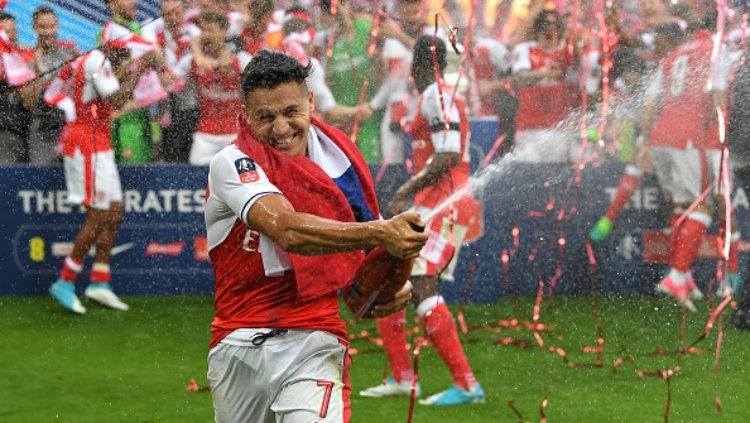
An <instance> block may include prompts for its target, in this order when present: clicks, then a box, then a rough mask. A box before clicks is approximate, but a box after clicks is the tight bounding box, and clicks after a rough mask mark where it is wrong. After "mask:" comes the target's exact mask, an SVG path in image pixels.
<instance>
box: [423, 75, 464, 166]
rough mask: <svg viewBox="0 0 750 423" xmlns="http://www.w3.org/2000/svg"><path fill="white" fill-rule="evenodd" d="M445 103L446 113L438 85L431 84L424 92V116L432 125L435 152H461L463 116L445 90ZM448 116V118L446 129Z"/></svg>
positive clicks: (431, 135)
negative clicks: (441, 103)
mask: <svg viewBox="0 0 750 423" xmlns="http://www.w3.org/2000/svg"><path fill="white" fill-rule="evenodd" d="M443 104H444V105H445V113H443V107H442V106H441V105H440V94H439V92H438V90H437V85H436V84H433V85H431V86H430V87H429V88H428V89H427V90H425V93H424V100H422V110H421V112H422V116H423V117H424V118H425V120H427V123H428V124H429V125H430V137H431V139H432V146H433V148H434V149H435V153H460V152H461V132H460V123H461V118H460V115H459V113H458V107H457V104H456V103H455V102H454V101H453V100H452V98H451V96H450V94H449V93H447V92H445V91H443ZM446 118H447V120H448V122H447V123H448V125H447V130H446Z"/></svg>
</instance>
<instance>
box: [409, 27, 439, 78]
mask: <svg viewBox="0 0 750 423" xmlns="http://www.w3.org/2000/svg"><path fill="white" fill-rule="evenodd" d="M433 41H434V42H435V57H434V59H435V61H436V62H437V65H438V69H439V70H440V73H441V74H442V73H443V71H444V70H445V67H446V66H447V65H448V61H447V60H446V57H445V56H446V49H445V42H444V41H443V40H442V39H440V38H436V37H433V36H432V35H423V36H421V37H419V38H418V39H417V42H416V43H415V44H414V58H413V59H412V65H411V66H412V68H416V67H426V68H427V69H429V70H430V72H433V70H432V69H433V68H434V64H433V57H432V43H433Z"/></svg>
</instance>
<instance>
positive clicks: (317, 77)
mask: <svg viewBox="0 0 750 423" xmlns="http://www.w3.org/2000/svg"><path fill="white" fill-rule="evenodd" d="M310 63H311V66H312V69H311V71H310V75H309V76H308V77H307V81H306V82H307V88H308V89H309V90H310V91H312V93H313V98H314V99H315V107H316V108H317V109H318V111H320V112H321V113H327V112H328V111H330V110H331V109H333V108H334V107H336V100H335V99H334V98H333V93H332V92H331V89H330V88H328V85H326V75H325V71H324V70H323V65H321V64H320V62H319V61H318V59H315V58H312V57H311V58H310Z"/></svg>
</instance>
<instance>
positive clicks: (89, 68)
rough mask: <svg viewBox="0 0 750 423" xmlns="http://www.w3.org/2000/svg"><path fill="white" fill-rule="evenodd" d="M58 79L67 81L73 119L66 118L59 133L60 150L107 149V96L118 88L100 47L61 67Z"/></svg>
mask: <svg viewBox="0 0 750 423" xmlns="http://www.w3.org/2000/svg"><path fill="white" fill-rule="evenodd" d="M60 80H68V81H70V85H69V87H70V90H71V91H72V95H71V98H72V100H73V104H74V106H75V120H74V121H72V122H68V123H67V124H66V125H65V128H64V130H63V132H62V134H61V135H60V141H61V143H62V145H63V149H64V153H65V154H66V155H68V156H72V155H73V154H74V152H75V150H76V149H79V150H80V151H81V152H82V153H83V154H91V153H93V152H101V151H109V150H110V149H111V148H112V146H111V144H110V139H109V131H110V120H111V115H112V106H111V104H110V103H109V102H108V101H107V98H108V97H109V96H111V95H112V94H114V93H116V92H117V90H119V89H120V83H119V81H118V80H117V77H116V76H115V74H114V73H113V72H112V65H111V64H110V63H109V60H107V58H106V57H105V56H104V54H103V53H102V52H101V51H99V50H92V51H91V52H89V53H87V54H85V55H83V56H81V57H80V58H78V59H77V60H75V61H74V62H73V63H72V64H71V65H70V66H69V67H67V68H66V69H63V71H62V72H61V75H60ZM54 84H55V83H54V82H53V85H54ZM51 87H52V86H51Z"/></svg>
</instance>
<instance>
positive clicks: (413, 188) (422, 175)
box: [392, 153, 461, 213]
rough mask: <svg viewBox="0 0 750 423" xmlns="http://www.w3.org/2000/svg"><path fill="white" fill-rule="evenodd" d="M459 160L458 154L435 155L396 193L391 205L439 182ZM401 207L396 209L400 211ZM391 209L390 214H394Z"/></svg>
mask: <svg viewBox="0 0 750 423" xmlns="http://www.w3.org/2000/svg"><path fill="white" fill-rule="evenodd" d="M460 159H461V155H460V153H436V154H434V155H433V156H432V157H431V158H430V160H429V161H428V162H427V164H426V165H425V167H424V168H422V170H421V171H420V172H419V173H417V175H416V176H415V177H414V178H413V179H411V180H410V181H409V182H407V183H405V184H404V185H402V186H401V188H399V189H398V191H396V195H395V196H394V199H393V201H392V203H397V202H398V201H397V200H401V199H403V200H406V199H407V198H410V197H412V196H413V195H414V194H416V193H418V192H419V191H422V190H423V189H425V188H427V187H429V186H430V185H433V184H434V183H436V182H437V181H439V180H440V179H441V178H442V177H443V176H445V174H447V173H448V171H449V170H450V169H451V168H452V167H454V166H456V165H457V164H458V162H459V160H460ZM400 208H401V207H398V209H400ZM396 211H397V210H394V209H393V208H392V212H394V213H395V212H396Z"/></svg>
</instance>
